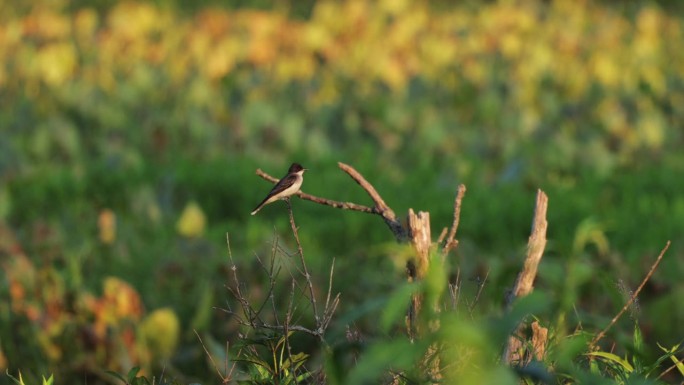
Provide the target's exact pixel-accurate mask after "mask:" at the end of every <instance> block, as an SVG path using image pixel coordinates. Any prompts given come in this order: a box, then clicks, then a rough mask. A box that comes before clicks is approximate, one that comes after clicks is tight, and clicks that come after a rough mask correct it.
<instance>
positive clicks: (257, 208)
mask: <svg viewBox="0 0 684 385" xmlns="http://www.w3.org/2000/svg"><path fill="white" fill-rule="evenodd" d="M267 200H268V198H267V199H264V200H263V201H261V203H259V205H258V206H257V207H256V208H255V209H254V210H252V215H254V214H256V213H258V212H259V210H261V208H262V207H264V206H265V205H266V201H267Z"/></svg>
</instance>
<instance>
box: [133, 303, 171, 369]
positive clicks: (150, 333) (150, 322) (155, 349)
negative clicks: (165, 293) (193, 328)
mask: <svg viewBox="0 0 684 385" xmlns="http://www.w3.org/2000/svg"><path fill="white" fill-rule="evenodd" d="M179 330H180V322H179V321H178V316H176V313H174V312H173V310H171V309H170V308H163V309H157V310H155V311H153V312H152V313H151V314H150V315H149V316H147V318H145V320H144V321H143V322H142V326H141V334H142V337H143V338H144V341H145V343H146V347H147V349H148V350H149V352H150V353H152V355H153V356H154V357H158V358H160V359H164V360H165V359H169V358H170V357H171V355H172V354H173V352H174V351H175V350H176V345H177V344H178V335H179Z"/></svg>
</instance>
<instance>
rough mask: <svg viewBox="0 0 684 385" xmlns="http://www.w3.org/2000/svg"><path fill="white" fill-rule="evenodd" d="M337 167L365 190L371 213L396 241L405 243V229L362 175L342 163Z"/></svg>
mask: <svg viewBox="0 0 684 385" xmlns="http://www.w3.org/2000/svg"><path fill="white" fill-rule="evenodd" d="M337 166H338V167H339V168H340V169H342V171H344V172H346V173H347V174H348V175H349V176H350V177H351V178H352V179H354V181H355V182H356V183H358V184H359V186H361V188H363V189H364V190H366V193H368V195H369V196H370V197H371V199H372V200H373V202H374V203H375V207H374V208H373V212H374V213H376V214H380V216H382V219H384V220H385V223H386V224H387V226H389V228H390V230H392V233H394V236H395V237H396V238H397V240H398V241H400V242H403V241H406V239H407V236H408V234H407V233H406V229H404V226H402V225H401V222H400V221H399V220H397V216H396V214H394V211H393V210H392V209H391V208H390V207H389V206H387V204H386V203H385V201H384V200H383V199H382V197H381V196H380V194H378V192H377V191H376V190H375V187H373V185H371V184H370V183H368V181H367V180H366V179H365V178H364V177H363V175H361V174H360V173H359V172H358V171H356V170H355V169H354V168H353V167H352V166H350V165H348V164H344V163H342V162H337Z"/></svg>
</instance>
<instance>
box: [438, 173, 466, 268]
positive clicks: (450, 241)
mask: <svg viewBox="0 0 684 385" xmlns="http://www.w3.org/2000/svg"><path fill="white" fill-rule="evenodd" d="M465 192H466V187H465V185H464V184H460V185H458V193H456V199H455V200H454V223H453V224H452V225H451V231H449V236H448V237H447V239H446V242H445V243H444V247H443V248H442V255H446V254H448V253H449V251H451V249H453V248H455V247H456V246H458V241H457V240H454V238H455V237H456V230H458V224H459V222H460V220H461V202H462V201H463V196H464V195H465ZM440 243H441V242H440Z"/></svg>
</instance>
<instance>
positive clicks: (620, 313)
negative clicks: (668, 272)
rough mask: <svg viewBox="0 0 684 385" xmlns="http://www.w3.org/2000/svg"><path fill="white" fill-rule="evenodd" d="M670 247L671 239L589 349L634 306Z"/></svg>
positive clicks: (590, 344)
mask: <svg viewBox="0 0 684 385" xmlns="http://www.w3.org/2000/svg"><path fill="white" fill-rule="evenodd" d="M669 247H670V241H667V244H665V247H664V248H663V250H662V251H661V252H660V254H659V255H658V258H657V259H656V260H655V262H653V265H651V270H649V271H648V274H646V276H645V277H644V279H643V280H642V281H641V284H640V285H639V287H638V288H637V289H636V290H635V291H634V293H632V295H631V296H630V298H629V301H627V303H625V306H623V307H622V309H621V310H620V311H619V312H618V313H617V314H616V315H615V317H613V319H612V320H611V321H610V323H608V326H606V327H605V328H604V329H603V330H601V332H600V333H599V334H597V335H596V337H594V339H593V340H591V342H590V343H589V350H592V349H593V348H594V347H595V346H596V344H597V343H598V342H599V341H600V340H601V338H603V337H604V336H605V335H606V333H607V332H608V330H610V328H612V327H613V325H615V323H616V322H617V321H618V319H620V317H621V316H622V314H623V313H624V312H625V311H627V309H629V307H630V306H632V303H634V301H635V300H636V298H637V296H638V295H639V292H641V289H643V288H644V285H646V282H648V280H649V279H651V276H652V275H653V273H654V272H655V270H656V268H657V267H658V265H659V264H660V261H661V260H662V259H663V256H664V255H665V252H666V251H667V249H668V248H669Z"/></svg>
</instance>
